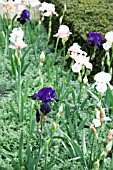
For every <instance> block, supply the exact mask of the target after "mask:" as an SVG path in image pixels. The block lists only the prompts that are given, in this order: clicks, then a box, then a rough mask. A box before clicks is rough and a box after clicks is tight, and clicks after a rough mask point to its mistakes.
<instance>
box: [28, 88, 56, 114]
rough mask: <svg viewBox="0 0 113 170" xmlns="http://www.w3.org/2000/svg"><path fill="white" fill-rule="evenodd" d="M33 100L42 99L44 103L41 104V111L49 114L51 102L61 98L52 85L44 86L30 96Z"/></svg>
mask: <svg viewBox="0 0 113 170" xmlns="http://www.w3.org/2000/svg"><path fill="white" fill-rule="evenodd" d="M29 97H30V98H31V99H32V100H41V101H42V103H41V105H40V111H41V112H42V113H43V114H44V115H47V113H49V112H50V111H51V106H50V105H49V102H52V101H56V102H58V101H59V100H58V99H56V92H55V90H53V89H52V88H51V87H43V88H42V89H41V90H39V91H38V93H35V94H34V95H32V96H29Z"/></svg>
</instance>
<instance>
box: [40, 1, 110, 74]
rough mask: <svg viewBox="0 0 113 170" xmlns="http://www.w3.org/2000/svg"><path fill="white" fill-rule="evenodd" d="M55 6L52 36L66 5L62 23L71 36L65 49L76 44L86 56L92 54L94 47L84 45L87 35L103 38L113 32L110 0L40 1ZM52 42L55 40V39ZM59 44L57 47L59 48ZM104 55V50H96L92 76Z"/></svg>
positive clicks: (98, 69)
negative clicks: (99, 35) (96, 33)
mask: <svg viewBox="0 0 113 170" xmlns="http://www.w3.org/2000/svg"><path fill="white" fill-rule="evenodd" d="M40 1H41V2H45V1H46V2H48V3H53V4H55V9H56V12H57V13H58V14H59V16H58V17H55V16H54V17H53V21H52V35H54V34H55V33H57V31H58V28H59V18H60V16H61V15H62V12H63V9H64V4H65V3H66V6H67V10H66V13H65V17H64V19H63V23H62V24H65V25H67V26H69V28H70V31H71V32H72V35H71V36H70V38H69V40H68V42H67V44H66V45H67V49H68V48H69V47H70V46H71V45H72V44H73V43H74V42H78V43H79V45H80V46H81V47H82V49H83V50H84V51H86V52H87V53H88V55H90V56H91V55H92V54H93V52H94V46H92V45H86V43H87V42H88V38H87V35H88V34H89V33H90V32H98V33H101V34H102V36H103V41H102V43H104V42H105V41H106V40H105V38H104V36H105V34H106V33H107V32H109V31H112V30H113V1H112V0H56V1H55V0H40ZM44 23H45V27H46V28H48V26H47V24H48V18H47V17H46V18H45V21H44ZM52 40H54V41H55V40H56V39H55V38H54V39H53V37H52ZM60 46H61V44H60V45H59V48H60ZM104 55H105V50H101V51H99V50H97V51H96V55H95V58H94V59H93V61H92V63H93V65H94V68H93V75H94V74H96V73H97V72H99V71H100V69H101V59H102V57H103V56H104Z"/></svg>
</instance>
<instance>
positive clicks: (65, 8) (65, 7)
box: [64, 4, 67, 12]
mask: <svg viewBox="0 0 113 170" xmlns="http://www.w3.org/2000/svg"><path fill="white" fill-rule="evenodd" d="M66 10H67V6H66V4H64V11H65V12H66Z"/></svg>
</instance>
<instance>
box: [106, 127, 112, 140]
mask: <svg viewBox="0 0 113 170" xmlns="http://www.w3.org/2000/svg"><path fill="white" fill-rule="evenodd" d="M112 136H113V129H110V130H109V133H108V137H107V140H108V141H111V140H112Z"/></svg>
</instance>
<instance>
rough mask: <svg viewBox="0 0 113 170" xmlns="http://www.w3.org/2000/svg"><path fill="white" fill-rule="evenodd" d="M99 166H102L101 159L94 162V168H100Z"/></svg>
mask: <svg viewBox="0 0 113 170" xmlns="http://www.w3.org/2000/svg"><path fill="white" fill-rule="evenodd" d="M99 166H100V161H99V160H97V161H96V162H95V164H94V168H93V170H99Z"/></svg>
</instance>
